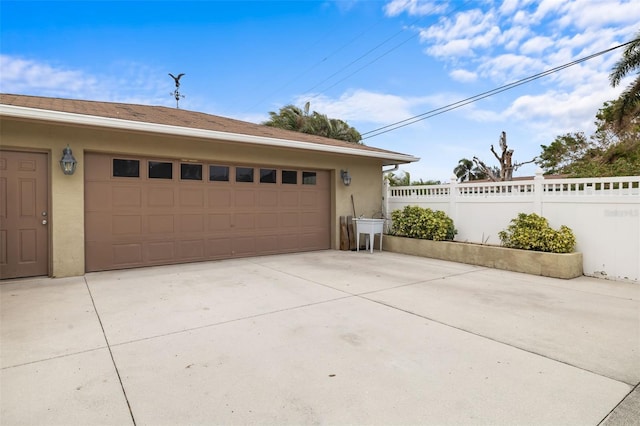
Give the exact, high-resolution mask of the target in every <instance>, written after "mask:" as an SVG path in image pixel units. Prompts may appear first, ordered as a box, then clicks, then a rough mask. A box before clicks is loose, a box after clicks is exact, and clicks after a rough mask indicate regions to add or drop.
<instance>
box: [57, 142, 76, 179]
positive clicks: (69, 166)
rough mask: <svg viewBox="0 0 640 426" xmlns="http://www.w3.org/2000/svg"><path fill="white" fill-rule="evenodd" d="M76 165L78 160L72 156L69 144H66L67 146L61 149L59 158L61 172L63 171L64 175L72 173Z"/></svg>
mask: <svg viewBox="0 0 640 426" xmlns="http://www.w3.org/2000/svg"><path fill="white" fill-rule="evenodd" d="M77 165H78V162H77V161H76V159H75V158H74V157H73V153H72V152H71V148H69V145H67V147H66V148H65V149H63V150H62V158H61V159H60V167H61V168H62V173H64V174H65V175H72V174H73V173H74V172H75V171H76V166H77Z"/></svg>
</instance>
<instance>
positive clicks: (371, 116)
mask: <svg viewBox="0 0 640 426" xmlns="http://www.w3.org/2000/svg"><path fill="white" fill-rule="evenodd" d="M308 100H311V101H310V102H311V110H313V111H319V112H321V113H323V114H326V115H327V116H329V117H335V118H340V119H342V120H345V121H359V122H366V123H378V124H380V123H383V124H387V123H390V122H396V121H400V120H404V119H406V118H407V117H411V116H412V115H414V113H413V112H412V108H415V107H416V106H420V105H426V104H428V103H429V99H428V98H410V97H402V96H396V95H390V94H385V93H377V92H369V91H366V90H356V91H350V92H346V93H343V94H342V95H341V96H340V97H339V98H337V99H333V98H330V97H328V96H324V95H313V94H306V95H301V96H299V97H297V99H296V101H295V104H296V105H304V104H305V103H306V102H307V101H308Z"/></svg>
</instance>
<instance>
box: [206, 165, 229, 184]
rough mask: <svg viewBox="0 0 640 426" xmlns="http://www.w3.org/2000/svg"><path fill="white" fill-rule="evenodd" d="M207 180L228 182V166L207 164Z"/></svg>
mask: <svg viewBox="0 0 640 426" xmlns="http://www.w3.org/2000/svg"><path fill="white" fill-rule="evenodd" d="M209 180H210V181H211V182H229V167H227V166H209Z"/></svg>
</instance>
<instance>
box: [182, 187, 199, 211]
mask: <svg viewBox="0 0 640 426" xmlns="http://www.w3.org/2000/svg"><path fill="white" fill-rule="evenodd" d="M180 207H204V188H181V189H180Z"/></svg>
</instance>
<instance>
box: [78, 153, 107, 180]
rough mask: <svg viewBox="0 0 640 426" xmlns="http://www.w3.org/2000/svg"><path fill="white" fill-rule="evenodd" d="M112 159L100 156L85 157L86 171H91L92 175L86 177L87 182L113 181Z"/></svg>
mask: <svg viewBox="0 0 640 426" xmlns="http://www.w3.org/2000/svg"><path fill="white" fill-rule="evenodd" d="M109 160H110V157H107V156H99V155H85V157H84V169H85V170H91V174H90V175H85V180H86V181H88V182H90V181H109V180H111V162H110V161H109Z"/></svg>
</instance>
